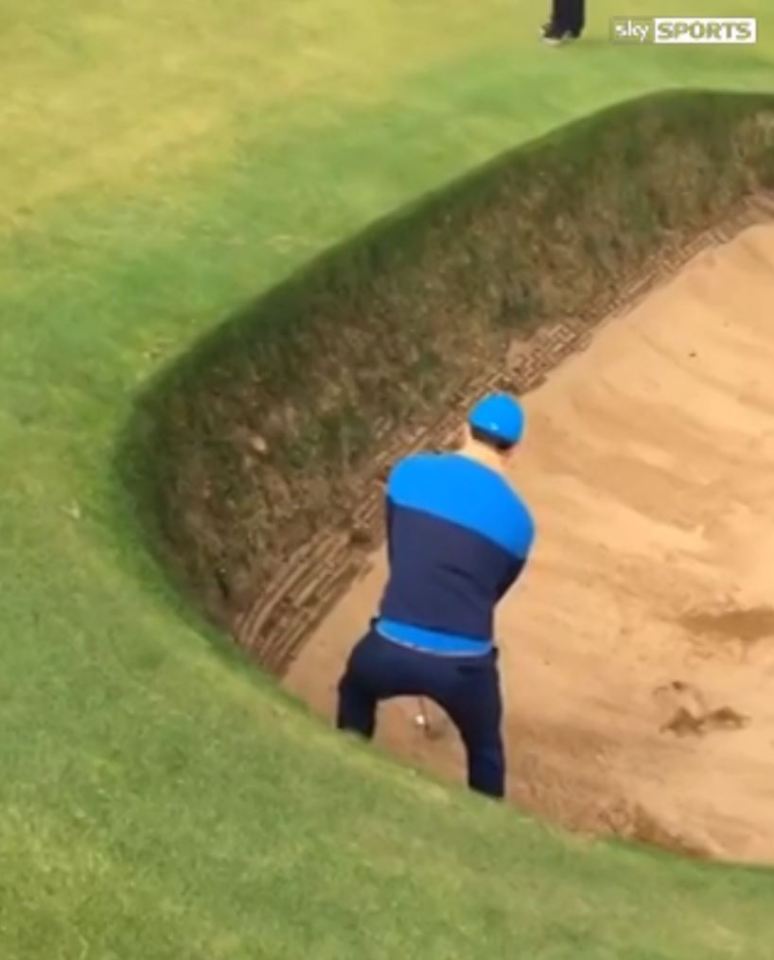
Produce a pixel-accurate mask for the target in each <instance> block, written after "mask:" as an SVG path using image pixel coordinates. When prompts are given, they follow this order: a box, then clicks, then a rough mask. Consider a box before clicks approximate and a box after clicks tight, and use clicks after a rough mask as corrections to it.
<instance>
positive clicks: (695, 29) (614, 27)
mask: <svg viewBox="0 0 774 960" xmlns="http://www.w3.org/2000/svg"><path fill="white" fill-rule="evenodd" d="M610 36H611V39H612V40H613V41H614V42H615V43H672V44H686V43H724V44H728V43H733V44H737V43H756V41H757V39H758V21H757V20H756V19H755V17H614V18H613V20H612V22H611V25H610Z"/></svg>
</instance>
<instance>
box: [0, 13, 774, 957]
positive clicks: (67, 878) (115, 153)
mask: <svg viewBox="0 0 774 960" xmlns="http://www.w3.org/2000/svg"><path fill="white" fill-rule="evenodd" d="M650 6H651V5H650V4H646V3H644V2H642V0H641V2H638V3H634V2H630V3H629V4H628V8H629V9H628V11H624V12H631V13H632V14H635V13H637V12H642V11H644V10H645V9H646V7H650ZM738 7H744V10H743V9H738V8H735V10H734V11H733V12H734V13H735V14H737V15H739V14H742V13H743V12H745V11H746V10H749V11H750V12H751V13H755V14H757V15H758V17H759V29H760V35H761V41H760V43H759V45H758V46H757V47H754V48H744V47H739V48H733V47H729V48H722V49H721V48H696V49H695V50H693V49H692V50H689V51H686V50H684V49H675V50H672V49H666V50H661V49H659V48H643V49H642V50H639V49H638V50H636V51H632V50H630V49H628V48H623V47H613V46H608V45H607V44H606V43H605V42H604V37H605V35H606V19H607V16H608V15H612V14H620V13H621V8H620V6H619V5H618V4H616V3H613V2H612V0H600V2H598V3H596V4H595V5H594V9H592V10H591V16H592V17H593V21H592V28H593V29H592V32H591V33H590V36H589V39H588V41H587V42H586V43H585V44H583V45H579V46H578V47H577V48H574V49H571V50H570V49H568V50H563V51H546V50H544V49H542V48H538V47H537V46H536V45H535V43H534V30H533V27H534V26H536V25H537V24H538V23H539V21H540V19H541V16H540V13H541V11H539V10H538V11H535V10H534V7H533V5H531V4H528V3H527V2H525V0H519V2H517V3H512V2H508V3H506V2H504V0H480V2H478V3H475V4H453V5H449V4H445V3H441V2H440V0H417V2H414V3H407V2H401V0H374V2H373V3H370V4H368V5H362V4H356V3H353V2H352V0H314V2H313V0H294V2H292V3H283V4H277V3H275V2H272V3H269V2H268V0H253V2H251V3H249V4H248V3H246V2H242V0H221V2H220V3H217V4H216V3H214V2H205V0H200V2H197V3H196V4H190V3H182V2H180V0H164V2H162V3H155V4H152V3H150V2H148V0H132V2H129V0H122V2H118V3H115V4H111V5H109V7H108V6H106V5H104V4H100V3H97V2H96V0H72V2H71V3H69V4H67V5H66V6H64V5H62V4H55V3H53V2H52V0H31V2H29V3H26V4H25V5H24V7H23V8H22V6H21V5H20V4H14V6H13V7H12V6H11V0H2V4H1V5H0V88H2V89H3V91H4V97H3V103H2V107H0V168H1V169H2V171H3V175H2V178H1V180H0V233H1V234H2V241H3V242H2V247H0V315H1V316H2V321H1V322H0V450H1V451H2V455H1V456H0V491H2V494H1V495H0V584H1V585H2V593H0V635H1V636H2V645H1V646H0V709H1V711H2V712H1V714H0V716H1V717H2V727H0V730H1V731H2V733H1V734H0V814H1V815H0V955H1V956H2V957H3V958H4V960H5V958H8V960H28V958H29V960H76V958H77V960H82V958H88V960H92V958H94V960H107V958H121V960H123V958H129V957H142V958H143V960H161V958H167V957H169V958H176V960H180V958H185V960H197V958H202V960H204V958H207V960H220V958H223V960H226V958H227V960H237V958H239V960H242V958H245V960H247V958H250V960H255V958H263V957H267V958H297V957H298V958H302V957H314V958H315V960H325V958H328V957H330V958H336V960H340V958H343V957H349V956H352V957H358V958H365V957H368V958H371V957H373V958H381V957H394V956H396V955H405V956H409V957H418V956H422V957H423V958H424V960H435V958H439V960H440V958H452V957H453V958H457V957H465V958H471V960H475V958H477V957H510V956H514V955H519V956H525V957H530V958H537V960H559V958H561V960H565V958H566V960H569V958H573V960H575V958H578V957H583V958H588V960H603V958H604V960H613V958H616V960H617V958H620V957H626V958H627V960H694V958H696V960H699V958H700V960H716V958H737V957H743V958H744V960H759V958H760V960H764V958H768V957H769V955H770V944H771V942H772V938H773V937H774V921H772V918H771V910H770V904H771V902H772V895H774V877H773V876H772V874H771V873H768V872H764V871H750V870H737V869H729V868H719V867H714V868H713V867H703V866H699V865H696V864H693V863H688V862H682V861H678V860H674V859H671V858H668V857H665V856H662V855H656V854H654V853H651V852H644V851H639V850H634V849H623V848H619V847H610V846H606V845H587V844H585V843H582V842H581V841H579V840H577V839H572V838H568V837H564V836H560V835H556V834H554V833H552V832H551V831H548V830H546V829H545V828H543V827H541V826H539V825H536V824H534V823H533V822H531V821H529V820H525V819H522V818H521V817H519V816H518V815H516V814H515V813H514V812H513V811H507V810H501V809H499V808H492V807H490V806H488V805H486V804H485V803H483V802H479V801H477V800H476V799H475V798H472V797H470V796H468V795H467V794H466V793H465V792H464V791H461V790H448V789H446V788H444V787H441V786H439V785H437V784H435V783H433V782H432V781H430V780H429V779H427V778H424V777H420V776H417V775H416V774H414V773H412V772H411V771H409V770H406V769H404V768H401V767H399V766H398V765H397V764H395V763H394V762H392V761H391V760H389V759H387V758H383V757H380V756H378V755H377V754H376V753H375V752H372V751H367V750H364V749H361V748H359V747H353V746H351V745H350V744H348V743H347V742H344V741H343V740H342V739H341V738H338V737H335V736H332V735H331V734H330V733H329V732H328V731H327V730H325V729H324V728H323V727H321V726H320V725H319V724H318V723H317V722H315V721H314V720H313V719H312V718H310V717H308V716H307V715H306V714H305V713H304V712H303V711H302V710H301V709H300V708H299V707H298V706H297V705H295V704H292V703H290V702H288V700H287V699H286V698H285V697H283V696H282V695H281V694H280V693H279V692H278V691H277V690H276V689H275V688H274V686H273V685H272V684H271V683H270V682H269V681H268V680H267V679H265V678H263V677H261V676H259V675H257V674H256V672H255V671H253V670H250V669H249V668H248V667H247V666H246V665H244V664H242V663H241V661H240V660H239V658H238V657H236V656H235V655H234V654H232V653H230V652H229V651H228V650H227V649H226V648H225V646H223V645H222V644H221V643H220V641H219V639H218V638H217V637H214V636H212V635H211V634H210V633H209V632H208V630H207V628H205V627H203V626H202V625H201V624H199V623H198V622H197V620H196V619H195V617H194V616H193V615H191V614H190V613H189V612H188V611H187V610H186V609H185V607H184V606H183V605H182V604H181V602H180V601H179V600H178V599H177V597H176V596H175V595H174V594H173V593H171V592H170V590H169V588H168V587H167V586H166V584H165V581H164V580H163V578H162V577H161V575H160V573H159V572H158V570H157V569H156V568H155V566H154V565H153V563H152V562H151V560H150V559H149V557H148V556H147V555H146V552H145V549H144V547H143V544H142V542H141V541H140V540H139V538H138V536H137V526H136V522H135V518H134V516H133V514H132V511H131V508H130V506H129V504H128V501H127V499H126V498H125V496H124V492H123V490H122V488H121V487H120V484H119V482H118V480H117V478H116V475H115V472H114V470H113V468H112V462H113V459H112V458H113V452H114V446H115V442H116V437H117V435H118V433H119V431H120V430H121V428H122V425H123V424H124V423H125V421H126V419H127V417H128V415H129V412H130V409H131V403H132V398H133V396H134V395H135V394H136V392H137V391H138V390H139V389H140V388H141V387H142V385H143V384H145V383H146V382H147V381H148V379H149V378H150V377H151V376H152V375H153V374H154V373H156V372H157V371H158V370H159V369H160V367H161V366H162V365H163V364H164V363H166V362H168V361H169V360H170V359H171V358H172V357H174V356H176V355H178V354H180V353H181V352H182V351H184V350H185V349H186V348H187V347H188V346H190V345H191V344H192V343H193V342H194V341H195V340H196V339H197V338H198V337H199V336H201V335H202V334H203V333H204V332H206V331H208V330H209V329H211V328H212V327H213V325H215V324H216V323H218V322H219V321H220V320H221V319H222V318H224V317H225V316H227V315H229V314H230V313H231V312H232V311H233V310H234V309H235V308H237V307H239V306H241V305H242V304H243V303H244V302H246V301H247V300H248V299H250V298H252V297H254V296H255V295H256V294H258V293H260V292H261V291H262V290H265V289H266V288H268V287H269V286H271V285H273V284H274V283H276V282H277V281H278V280H280V279H281V278H282V277H284V276H287V275H288V273H290V272H291V271H292V270H293V269H294V268H296V267H297V266H298V265H299V264H301V263H303V262H304V261H306V260H307V259H308V258H309V257H310V256H312V255H314V254H316V253H317V252H319V251H321V250H322V249H324V248H325V247H326V246H328V245H329V244H331V243H333V242H337V241H339V240H341V239H343V238H345V237H347V236H349V235H351V234H352V233H353V232H354V231H355V230H357V229H360V228H361V227H363V226H364V225H365V224H367V223H368V222H370V221H371V220H372V219H374V218H375V217H377V216H381V215H383V214H384V213H386V212H388V211H390V210H392V209H394V208H395V207H397V206H401V205H403V204H404V203H406V202H407V201H409V200H411V199H412V198H414V197H416V196H418V195H420V194H422V193H424V192H426V191H427V190H429V189H431V188H434V187H436V186H437V185H438V184H439V183H442V182H444V181H446V180H448V179H451V178H453V177H455V176H457V175H458V174H460V173H461V172H463V171H464V170H466V169H468V168H470V167H471V166H473V165H474V164H477V163H479V162H481V161H482V160H485V159H487V158H489V157H491V156H493V155H495V154H497V153H499V152H500V151H501V150H503V149H505V148H508V147H511V146H513V145H514V144H515V143H517V142H519V141H521V140H524V139H525V138H528V137H532V136H535V135H537V134H540V133H542V132H544V131H546V130H548V129H550V128H554V127H556V126H558V125H560V124H562V123H563V122H565V121H566V120H567V119H570V118H573V117H577V116H580V115H583V114H585V113H587V112H589V111H591V110H594V109H597V108H599V107H601V106H604V105H606V104H609V103H612V102H615V101H617V100H619V99H622V98H625V97H629V96H633V95H635V94H640V93H644V92H647V91H650V90H656V89H661V88H664V87H667V86H686V85H688V86H694V87H700V86H710V87H713V88H728V89H735V90H748V89H750V90H751V89H766V88H767V87H768V86H770V76H771V67H772V61H773V60H774V39H772V38H774V13H773V12H772V11H771V10H770V5H769V4H767V3H765V2H764V0H757V2H748V3H744V4H739V5H738ZM656 12H657V11H656ZM664 12H672V11H671V10H669V11H666V10H665V11H664ZM680 12H681V13H685V14H690V13H697V14H698V13H701V14H703V15H707V14H712V13H728V12H729V11H728V9H727V4H726V3H725V2H721V0H702V2H698V0H684V2H683V3H682V5H681V8H680ZM217 650H220V651H221V652H222V655H221V656H218V655H216V653H215V652H214V651H217Z"/></svg>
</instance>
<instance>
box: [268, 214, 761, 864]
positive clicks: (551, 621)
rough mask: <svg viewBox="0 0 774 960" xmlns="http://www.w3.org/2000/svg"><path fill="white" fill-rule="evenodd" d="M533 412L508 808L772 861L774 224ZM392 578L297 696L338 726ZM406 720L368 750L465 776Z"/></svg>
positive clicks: (517, 594)
mask: <svg viewBox="0 0 774 960" xmlns="http://www.w3.org/2000/svg"><path fill="white" fill-rule="evenodd" d="M525 400H526V407H527V411H528V416H529V420H528V434H527V438H526V444H525V448H524V451H523V454H522V455H521V457H520V458H519V460H518V462H517V463H516V465H515V468H514V476H513V479H514V483H515V485H516V486H517V488H518V489H519V490H520V491H521V492H522V493H523V494H524V496H525V497H526V499H527V501H528V502H529V503H530V504H531V506H532V508H533V511H534V514H535V516H536V519H537V524H538V531H539V536H538V541H537V546H536V552H535V555H534V559H533V561H532V564H531V566H530V568H529V570H528V572H527V573H526V574H525V576H524V578H523V580H522V581H521V583H520V584H519V585H518V586H517V587H516V588H515V589H514V590H513V591H512V592H511V593H510V594H509V596H508V597H507V598H506V600H505V601H504V603H503V604H502V606H501V608H500V610H499V616H498V636H499V643H500V648H501V651H502V654H501V656H502V665H503V678H504V685H505V697H506V704H507V721H506V735H507V740H508V753H509V763H510V769H509V796H510V798H512V799H513V801H515V802H516V803H517V804H519V805H521V806H522V807H525V808H528V809H530V810H533V811H536V812H539V813H540V814H541V815H543V816H547V817H550V818H552V819H554V820H556V821H558V822H560V823H562V824H564V825H566V826H570V827H573V828H579V829H591V830H594V831H614V832H616V833H620V834H623V835H626V836H630V837H636V838H639V839H643V840H648V841H653V842H656V843H661V844H666V845H669V846H672V847H676V848H678V849H683V850H685V851H693V852H697V853H703V854H708V855H713V856H718V857H727V858H733V859H738V860H747V861H755V860H759V861H765V860H767V861H774V226H764V227H755V228H752V229H750V230H747V231H746V232H744V233H743V234H742V235H740V236H739V237H737V238H736V239H735V240H734V241H732V242H731V243H729V244H726V245H723V246H721V247H717V248H714V249H711V250H707V251H705V252H703V253H701V254H700V255H699V256H698V257H696V258H695V259H694V260H692V261H691V262H690V263H689V264H688V266H687V267H686V268H685V269H683V270H682V272H681V273H680V275H679V276H678V277H676V278H674V279H673V280H671V281H669V282H668V283H665V284H664V285H662V286H660V287H659V288H657V289H656V290H655V291H654V292H652V293H650V294H648V295H647V297H646V299H645V300H644V301H643V302H641V303H639V304H637V305H635V306H634V308H632V309H631V310H629V312H628V313H627V314H626V315H625V316H621V317H615V318H611V319H610V320H609V321H608V322H607V323H606V324H604V325H603V326H602V327H601V328H600V329H599V332H598V333H597V335H596V336H595V338H594V340H593V342H592V344H591V346H590V347H589V349H588V350H586V351H585V352H584V353H582V354H578V355H577V356H574V357H572V358H571V359H570V360H568V361H566V362H565V363H563V364H562V365H561V366H560V367H559V368H558V369H557V370H556V372H555V373H554V374H553V375H552V376H551V378H550V380H549V381H548V383H546V384H545V385H543V386H542V387H540V388H539V389H537V390H536V391H534V392H533V393H531V394H530V395H529V396H528V397H526V398H525ZM384 577H385V565H384V558H383V555H382V554H381V553H379V554H378V555H377V556H375V557H374V565H373V568H372V569H371V571H370V572H369V573H368V574H367V575H366V576H365V577H364V578H363V579H362V580H361V581H360V582H359V583H358V584H357V585H356V586H355V587H353V589H352V590H351V591H350V593H349V594H348V595H347V596H346V597H345V598H344V599H343V600H342V602H340V603H339V604H338V605H337V606H336V608H335V609H334V610H333V611H332V613H331V614H330V615H329V616H328V617H327V619H326V620H325V622H324V623H323V624H322V626H321V627H320V629H318V630H317V631H316V632H315V634H314V636H313V637H312V638H311V639H310V641H309V643H308V644H307V645H306V647H305V648H304V650H303V651H302V652H301V654H300V656H299V658H298V659H297V660H296V662H295V663H294V665H293V666H292V667H291V669H290V671H289V673H288V675H287V677H286V685H287V686H288V688H289V689H290V690H292V691H293V692H294V693H296V694H298V695H299V696H301V697H303V698H304V699H305V700H307V701H308V702H309V703H311V704H312V706H313V707H314V708H315V709H318V710H319V711H321V712H322V713H323V714H325V715H327V716H330V715H331V713H332V710H333V703H334V688H335V684H336V681H337V679H338V675H339V672H340V670H341V667H342V664H343V662H344V659H345V657H346V655H347V653H348V650H349V648H350V646H351V644H352V643H353V642H354V640H355V639H356V637H357V636H358V635H359V634H360V633H361V632H362V631H363V630H364V629H365V627H366V625H367V622H368V620H369V618H370V617H371V615H372V613H373V610H374V608H375V605H376V603H377V600H378V597H379V594H380V591H381V588H382V585H383V583H384ZM415 713H416V704H415V703H411V702H409V703H406V702H401V701H396V702H394V703H390V704H388V705H385V706H384V707H383V708H382V712H381V714H380V729H379V735H378V741H379V742H381V743H382V744H385V745H386V746H388V747H389V748H390V749H392V750H394V751H396V752H397V753H399V754H400V755H401V756H403V757H406V758H408V759H410V760H412V761H414V762H421V763H423V764H424V765H426V766H427V767H429V768H431V769H432V770H433V771H435V772H437V773H439V774H441V775H444V776H449V777H452V778H454V779H457V780H459V779H461V778H462V770H463V765H462V752H461V748H460V745H459V743H458V742H457V737H456V734H455V733H454V732H453V731H452V730H451V729H450V728H449V727H448V726H444V725H443V724H442V725H441V727H440V730H441V733H442V735H441V736H440V737H438V738H437V739H430V738H427V737H425V736H424V735H423V734H422V732H421V730H419V729H418V728H417V727H416V726H415V725H414V724H413V723H412V719H413V716H414V714H415ZM432 717H433V720H434V721H438V720H439V719H440V718H439V717H438V714H437V713H435V712H434V713H433V714H432Z"/></svg>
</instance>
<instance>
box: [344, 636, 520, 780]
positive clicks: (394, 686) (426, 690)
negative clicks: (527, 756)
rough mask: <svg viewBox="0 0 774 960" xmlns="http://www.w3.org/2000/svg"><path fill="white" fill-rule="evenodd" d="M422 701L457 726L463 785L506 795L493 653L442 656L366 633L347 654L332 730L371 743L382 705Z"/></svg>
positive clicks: (498, 683) (495, 665)
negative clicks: (396, 700)
mask: <svg viewBox="0 0 774 960" xmlns="http://www.w3.org/2000/svg"><path fill="white" fill-rule="evenodd" d="M393 697H426V698H427V699H428V700H432V701H433V702H435V703H436V704H438V706H440V707H441V708H442V709H443V710H444V711H445V712H446V713H447V714H448V716H449V718H450V719H451V721H452V722H453V723H454V725H455V726H456V728H457V730H458V731H459V734H460V736H461V737H462V742H463V744H464V745H465V751H466V754H467V759H468V786H469V787H470V788H471V789H473V790H475V791H477V792H478V793H483V794H486V795H487V796H490V797H495V798H497V799H501V798H502V797H503V796H504V795H505V752H504V749H503V741H502V733H501V729H500V727H501V724H502V712H503V710H502V697H501V693H500V676H499V671H498V667H497V651H496V650H494V651H492V652H491V653H487V654H484V655H482V656H462V657H460V656H454V657H451V656H441V655H436V654H432V653H425V652H424V651H420V650H415V649H412V648H410V647H404V646H401V645H400V644H397V643H394V642H393V641H391V640H385V639H384V637H381V636H380V635H379V634H378V633H376V632H375V631H374V630H371V631H369V633H367V634H366V635H365V636H364V637H363V638H362V640H360V641H359V642H358V643H357V644H356V645H355V647H354V649H353V650H352V653H351V654H350V657H349V660H348V662H347V665H346V668H345V671H344V675H343V676H342V678H341V681H340V682H339V705H338V715H337V721H336V723H337V726H338V728H339V729H340V730H348V731H353V732H355V733H358V734H360V735H361V736H363V737H366V738H368V739H370V738H371V737H372V736H373V733H374V728H375V725H376V711H377V707H378V704H379V701H381V700H390V699H392V698H393Z"/></svg>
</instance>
